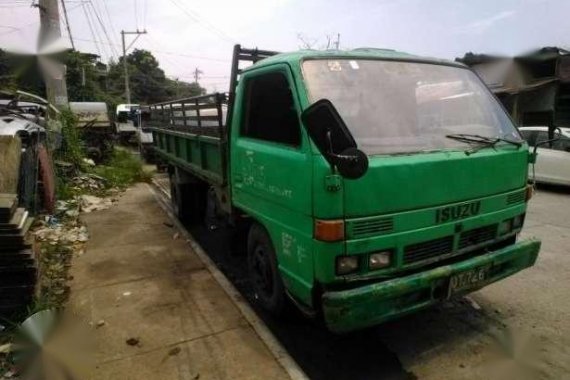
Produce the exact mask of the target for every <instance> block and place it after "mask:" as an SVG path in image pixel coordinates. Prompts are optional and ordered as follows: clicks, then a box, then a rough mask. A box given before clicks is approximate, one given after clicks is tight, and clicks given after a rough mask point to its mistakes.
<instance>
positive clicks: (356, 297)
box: [323, 240, 540, 332]
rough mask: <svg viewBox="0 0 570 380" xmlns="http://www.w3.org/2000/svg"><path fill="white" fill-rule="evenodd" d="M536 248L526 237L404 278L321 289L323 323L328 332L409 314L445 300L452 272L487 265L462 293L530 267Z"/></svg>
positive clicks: (367, 324)
mask: <svg viewBox="0 0 570 380" xmlns="http://www.w3.org/2000/svg"><path fill="white" fill-rule="evenodd" d="M539 250H540V241H539V240H526V241H522V242H520V243H517V244H513V245H511V246H508V247H506V248H502V249H500V250H497V251H494V252H490V253H487V254H484V255H481V256H477V257H474V258H471V259H468V260H465V261H461V262H458V263H455V264H450V265H445V266H442V267H438V268H435V269H431V270H428V271H425V272H421V273H416V274H413V275H409V276H406V277H401V278H397V279H393V280H388V281H384V282H380V283H375V284H371V285H365V286H362V287H359V288H355V289H350V290H343V291H331V292H325V293H324V294H323V313H324V317H325V321H326V324H327V326H328V328H329V329H330V330H331V331H334V332H348V331H351V330H356V329H360V328H364V327H368V326H372V325H375V324H379V323H382V322H385V321H388V320H390V319H394V318H397V317H400V316H403V315H406V314H410V313H413V312H415V311H417V310H420V309H422V308H425V307H427V306H430V305H433V304H435V303H437V302H439V301H441V300H443V299H446V298H447V297H448V295H447V294H448V292H447V289H448V286H449V279H450V277H451V276H452V275H454V274H457V273H461V272H464V271H468V270H470V269H475V268H478V267H483V266H489V265H490V267H491V269H490V272H489V276H488V277H487V279H486V280H485V281H484V282H482V283H478V284H477V285H476V286H475V287H472V288H469V289H468V290H465V291H463V292H462V293H468V292H472V291H474V290H477V289H480V288H482V287H484V286H486V285H488V284H490V283H493V282H496V281H499V280H501V279H503V278H505V277H508V276H510V275H512V274H514V273H516V272H518V271H521V270H523V269H525V268H528V267H531V266H532V265H534V263H535V261H536V258H537V256H538V252H539ZM456 294H457V293H456Z"/></svg>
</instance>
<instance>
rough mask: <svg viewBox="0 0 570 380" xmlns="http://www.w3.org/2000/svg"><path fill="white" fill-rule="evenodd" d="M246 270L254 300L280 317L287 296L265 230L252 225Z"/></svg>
mask: <svg viewBox="0 0 570 380" xmlns="http://www.w3.org/2000/svg"><path fill="white" fill-rule="evenodd" d="M247 251H248V268H249V278H250V280H251V284H252V288H253V292H254V297H255V300H256V301H257V302H258V303H259V304H260V305H261V307H263V308H264V309H266V310H268V311H269V312H271V313H272V314H274V315H278V316H279V315H282V314H283V313H284V311H285V308H286V304H287V301H288V300H287V295H286V294H285V287H284V285H283V280H282V279H281V274H280V273H279V269H278V266H277V257H276V255H275V249H274V248H273V244H272V242H271V239H270V237H269V235H268V234H267V232H266V231H265V229H264V228H263V227H261V226H260V225H258V224H254V225H253V226H252V227H251V229H250V231H249V236H248V242H247Z"/></svg>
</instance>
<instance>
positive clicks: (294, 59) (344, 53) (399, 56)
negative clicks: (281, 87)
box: [244, 48, 466, 71]
mask: <svg viewBox="0 0 570 380" xmlns="http://www.w3.org/2000/svg"><path fill="white" fill-rule="evenodd" d="M327 58H328V59H335V58H336V59H340V58H354V59H380V60H393V61H408V62H421V63H432V64H438V65H449V66H456V67H466V66H465V65H464V64H462V63H459V62H454V61H449V60H445V59H438V58H430V57H422V56H419V55H414V54H409V53H405V52H401V51H397V50H391V49H377V48H358V49H352V50H298V51H294V52H288V53H279V54H276V55H273V56H271V57H268V58H265V59H262V60H261V61H258V62H257V63H255V64H253V65H251V66H249V67H247V68H246V69H245V70H244V71H246V70H251V69H254V68H257V67H263V66H268V65H272V64H275V63H289V64H291V65H294V66H296V65H300V63H301V62H302V61H303V60H307V59H327Z"/></svg>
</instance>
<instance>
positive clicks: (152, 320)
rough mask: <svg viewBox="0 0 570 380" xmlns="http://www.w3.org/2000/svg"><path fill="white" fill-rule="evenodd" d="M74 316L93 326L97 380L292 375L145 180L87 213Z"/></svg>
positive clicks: (76, 271) (76, 274) (76, 267)
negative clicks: (106, 205)
mask: <svg viewBox="0 0 570 380" xmlns="http://www.w3.org/2000/svg"><path fill="white" fill-rule="evenodd" d="M82 218H83V219H84V220H85V222H86V224H87V226H88V229H89V233H90V235H91V238H90V240H89V243H88V246H87V250H86V252H85V253H84V254H83V255H81V256H79V257H77V258H75V259H74V262H73V268H72V275H73V280H72V282H71V287H72V293H71V299H70V310H72V311H73V312H75V313H77V314H78V315H79V316H80V317H81V318H82V319H86V320H88V321H91V323H92V324H93V326H94V332H93V335H94V340H95V346H96V355H95V359H96V364H97V370H96V371H95V374H94V377H93V379H96V380H99V379H109V380H129V379H132V380H135V379H137V380H138V379H165V380H166V379H184V380H197V379H219V380H221V379H286V378H288V376H287V373H286V372H285V370H284V369H283V368H282V367H281V366H280V365H279V363H278V362H277V361H276V360H275V357H274V356H273V355H272V354H271V352H270V351H269V350H268V348H267V347H266V346H265V344H264V343H263V341H262V340H261V339H260V337H259V336H258V335H257V334H256V333H255V331H254V329H253V328H252V326H250V325H249V323H248V322H247V321H246V320H245V319H244V317H243V315H242V314H241V313H240V311H239V310H238V308H237V307H236V305H235V304H234V303H233V302H232V300H231V299H230V297H228V295H227V294H226V293H225V292H224V290H223V289H222V287H221V286H220V285H219V284H218V283H217V282H216V280H215V279H214V278H213V276H212V274H211V273H210V272H209V271H208V270H207V269H206V268H205V266H204V264H203V262H202V261H201V260H200V259H199V258H198V256H196V254H195V253H194V252H193V251H192V250H191V248H190V247H189V245H188V243H187V242H186V241H185V239H184V238H183V237H182V236H181V235H180V234H179V233H178V232H177V230H176V229H175V228H174V226H173V224H172V223H171V222H170V219H169V217H168V216H167V214H165V213H164V212H163V210H162V209H161V208H160V207H159V206H158V204H157V202H156V200H155V198H154V196H153V195H152V193H151V191H150V187H149V186H148V185H147V184H139V185H136V186H135V187H133V188H131V189H129V190H128V191H127V192H126V193H125V194H124V195H122V196H121V198H120V199H119V202H118V204H117V205H115V206H112V207H111V208H109V209H107V210H103V211H97V212H93V213H89V214H85V215H84V216H83V217H82Z"/></svg>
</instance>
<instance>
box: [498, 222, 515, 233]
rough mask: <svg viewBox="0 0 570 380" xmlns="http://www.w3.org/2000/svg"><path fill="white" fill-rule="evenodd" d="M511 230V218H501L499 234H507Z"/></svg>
mask: <svg viewBox="0 0 570 380" xmlns="http://www.w3.org/2000/svg"><path fill="white" fill-rule="evenodd" d="M512 230H513V220H512V219H507V220H503V221H502V222H501V224H499V235H505V234H508V233H509V232H511V231H512Z"/></svg>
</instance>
